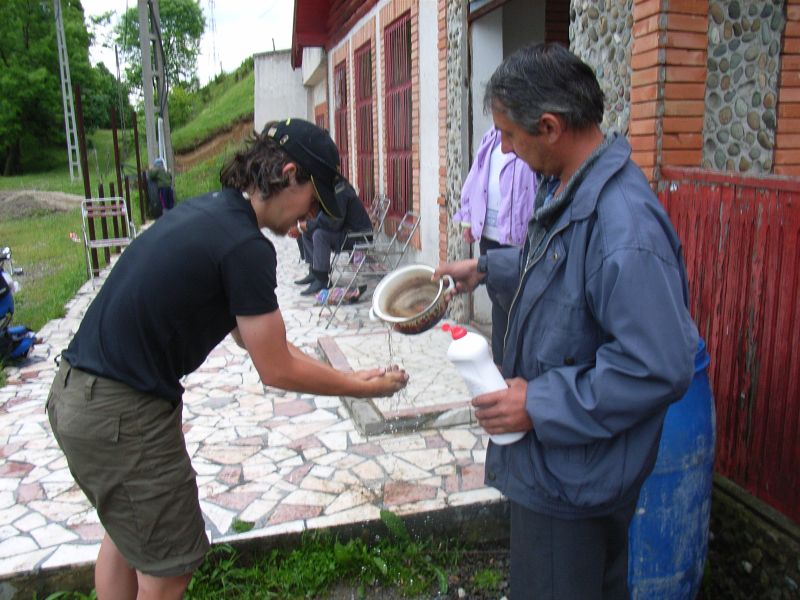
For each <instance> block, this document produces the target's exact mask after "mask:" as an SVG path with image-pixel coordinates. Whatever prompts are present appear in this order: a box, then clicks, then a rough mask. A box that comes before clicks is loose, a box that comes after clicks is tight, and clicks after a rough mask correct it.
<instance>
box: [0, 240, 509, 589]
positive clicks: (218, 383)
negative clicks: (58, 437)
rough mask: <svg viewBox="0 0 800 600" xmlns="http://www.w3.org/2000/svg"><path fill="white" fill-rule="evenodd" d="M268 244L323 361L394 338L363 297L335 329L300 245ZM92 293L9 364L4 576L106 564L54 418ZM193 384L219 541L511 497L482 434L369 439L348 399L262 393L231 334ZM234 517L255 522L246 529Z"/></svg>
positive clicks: (292, 332)
mask: <svg viewBox="0 0 800 600" xmlns="http://www.w3.org/2000/svg"><path fill="white" fill-rule="evenodd" d="M270 237H271V239H272V240H273V243H274V244H275V246H276V248H277V249H278V255H279V260H278V281H279V288H278V299H279V302H280V306H281V312H282V314H283V317H284V320H285V321H286V326H287V332H288V336H289V339H290V341H292V342H293V343H294V344H295V345H297V346H298V347H300V348H302V349H303V350H305V351H306V352H309V353H317V348H318V346H317V341H318V339H319V338H320V337H324V336H328V337H331V338H333V339H334V340H335V339H336V337H337V336H343V335H365V336H367V335H370V336H372V338H373V339H374V337H375V334H377V333H381V332H382V331H383V330H382V328H381V327H380V326H378V325H376V324H375V323H372V322H370V320H369V318H368V315H367V312H368V307H367V306H366V304H365V303H363V302H362V303H361V304H354V305H350V306H346V307H343V308H342V309H340V312H339V314H338V315H337V316H336V318H335V319H334V321H333V323H332V324H331V326H330V327H329V328H327V329H326V328H325V325H326V323H327V318H324V319H320V318H319V308H318V307H316V306H314V304H313V300H312V299H306V298H303V297H301V296H300V295H299V290H300V288H299V287H298V286H296V285H294V284H293V283H292V282H293V281H294V280H295V279H299V278H300V277H302V276H303V275H304V274H305V266H304V265H303V264H301V263H300V262H299V261H298V259H297V246H296V243H295V241H294V240H291V239H288V238H275V237H273V236H270ZM105 274H106V273H104V274H102V275H101V281H102V277H103V276H104V275H105ZM98 287H99V286H98ZM95 292H96V289H93V288H92V286H91V284H90V283H87V284H86V285H84V286H83V288H82V289H81V290H80V291H79V292H78V294H77V295H76V297H75V298H74V299H73V300H71V301H70V302H69V303H68V304H67V306H66V316H65V317H64V318H63V319H57V320H54V321H51V322H50V323H48V324H47V325H46V326H45V327H43V328H42V329H41V330H40V332H39V335H40V337H42V338H43V340H44V342H43V343H42V344H40V345H38V346H37V347H36V348H35V350H34V353H33V355H32V357H31V358H29V360H28V361H27V362H25V363H24V364H22V365H20V366H19V367H18V368H9V369H7V376H8V385H6V386H5V387H3V388H0V579H5V578H8V577H12V576H14V575H17V574H25V573H31V572H38V571H40V570H49V569H58V568H65V567H69V566H70V565H78V564H85V563H92V562H94V560H95V558H96V557H97V552H98V549H99V545H100V540H101V539H102V537H103V528H102V526H101V525H100V523H99V521H98V519H97V515H96V513H95V512H94V510H93V509H92V508H91V506H90V505H89V503H88V501H87V500H86V499H85V497H84V496H83V494H82V492H81V491H80V489H79V488H78V487H77V485H76V484H75V483H74V481H73V479H72V477H71V475H70V473H69V470H68V469H67V465H66V461H65V459H64V457H63V455H62V453H61V451H60V450H59V448H58V446H57V444H56V442H55V439H54V438H53V436H52V434H51V432H50V427H49V423H48V421H47V415H46V414H45V412H44V405H45V401H46V398H47V394H48V391H49V388H50V384H51V382H52V380H53V377H54V375H55V370H56V365H55V362H54V357H55V356H56V355H57V354H58V353H59V352H60V351H61V350H62V349H63V348H64V347H65V346H66V345H67V343H68V342H69V340H70V338H71V336H72V334H73V333H74V331H75V330H76V329H77V327H78V324H79V323H80V319H81V317H82V315H83V313H84V311H85V310H86V307H87V306H88V305H89V303H90V302H91V300H92V298H93V297H94V294H95ZM414 351H415V352H419V347H416V349H415V350H414ZM396 356H397V355H396ZM398 358H400V360H399V361H398V362H401V363H403V360H402V357H401V356H398ZM414 364H415V365H416V364H417V363H414ZM422 365H423V366H422V367H416V366H415V368H416V369H419V368H427V369H429V370H431V371H432V372H438V371H439V370H440V369H441V368H442V367H441V357H440V356H437V360H429V361H427V362H426V361H422ZM417 375H418V376H419V377H424V376H428V375H429V374H426V373H417ZM411 376H412V377H414V373H413V372H411ZM183 383H184V386H185V388H186V393H185V395H184V415H183V419H184V432H185V437H186V444H187V447H188V450H189V454H190V455H191V456H192V463H193V465H194V468H195V470H196V471H197V482H198V486H199V490H200V502H201V506H202V509H203V514H204V516H205V519H206V527H207V532H208V535H209V538H210V539H211V541H212V543H218V542H229V541H233V540H238V539H252V538H267V537H269V536H274V535H281V534H287V533H298V532H301V531H303V530H306V529H317V528H324V527H331V526H336V525H342V524H350V523H359V522H365V521H369V520H374V519H377V518H379V512H380V510H381V509H389V510H391V511H393V512H395V513H396V514H399V515H410V514H416V513H423V512H428V511H432V510H439V509H446V508H448V507H454V506H465V505H472V504H484V503H490V502H495V501H498V500H499V499H500V495H499V493H498V492H496V491H494V490H492V489H490V488H486V487H484V485H483V465H484V460H485V452H486V443H487V441H488V436H487V435H486V434H484V433H483V431H482V430H481V429H480V428H479V427H477V426H476V425H473V424H469V423H465V424H461V425H459V424H456V425H453V424H451V425H450V426H446V427H444V426H443V427H440V428H429V429H420V430H417V431H409V432H404V433H393V434H381V435H373V436H369V437H367V436H365V435H363V434H361V433H360V432H359V430H358V429H357V428H356V427H355V424H354V422H353V420H352V418H351V417H350V414H349V412H348V411H347V410H346V408H345V406H344V404H343V403H342V401H341V399H340V398H337V397H323V396H313V395H308V394H298V393H291V392H283V391H280V390H275V389H273V388H266V387H264V386H263V385H262V384H261V383H260V381H259V379H258V376H257V374H256V372H255V369H254V368H253V366H252V363H251V362H250V360H249V358H248V357H247V354H246V352H245V351H244V350H242V349H241V348H239V347H238V346H237V345H236V344H235V343H234V342H233V341H232V340H231V339H230V338H227V339H225V340H224V341H223V342H222V343H221V344H220V345H219V346H218V347H217V348H216V349H215V350H214V351H213V352H212V354H211V355H210V356H209V357H208V359H207V360H206V362H205V363H204V364H203V365H202V366H201V368H200V369H198V370H197V371H196V372H195V373H193V374H192V375H190V376H188V377H186V378H185V380H184V382H183ZM406 409H408V407H406ZM235 520H241V521H248V522H253V523H254V524H255V525H254V527H253V529H252V530H250V531H248V532H246V533H242V534H237V533H235V532H234V530H233V529H232V526H233V523H234V521H235Z"/></svg>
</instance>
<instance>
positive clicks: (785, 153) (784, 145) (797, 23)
mask: <svg viewBox="0 0 800 600" xmlns="http://www.w3.org/2000/svg"><path fill="white" fill-rule="evenodd" d="M774 173H775V174H776V175H793V176H800V0H786V29H785V30H784V34H783V49H782V52H781V75H780V81H779V87H778V122H777V127H776V135H775V153H774Z"/></svg>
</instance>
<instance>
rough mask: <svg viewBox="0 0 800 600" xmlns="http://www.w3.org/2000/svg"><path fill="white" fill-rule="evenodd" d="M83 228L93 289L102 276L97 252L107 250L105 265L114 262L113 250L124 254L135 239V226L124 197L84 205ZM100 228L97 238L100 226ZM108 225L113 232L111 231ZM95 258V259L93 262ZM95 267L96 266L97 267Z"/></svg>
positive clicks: (82, 213) (90, 199) (87, 267)
mask: <svg viewBox="0 0 800 600" xmlns="http://www.w3.org/2000/svg"><path fill="white" fill-rule="evenodd" d="M81 221H82V222H81V229H82V232H83V247H84V250H85V252H86V271H87V273H88V275H89V279H90V280H91V282H92V286H94V278H95V277H97V276H98V275H99V274H100V267H99V260H98V257H97V251H98V250H99V249H103V250H104V251H105V259H106V262H109V261H110V260H111V250H112V249H114V252H115V253H116V252H121V251H122V250H123V249H124V248H125V247H126V246H128V245H129V244H130V243H131V242H132V241H133V239H134V238H135V237H136V225H135V224H134V222H133V220H132V219H131V218H130V217H129V216H128V207H127V204H126V203H125V199H124V198H120V197H114V198H89V199H86V200H83V201H82V202H81ZM98 224H99V226H100V232H99V235H98V231H97V225H98ZM109 225H110V226H111V229H109ZM93 258H94V260H92V259H93ZM94 265H97V267H95V266H94Z"/></svg>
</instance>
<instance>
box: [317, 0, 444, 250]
mask: <svg viewBox="0 0 800 600" xmlns="http://www.w3.org/2000/svg"><path fill="white" fill-rule="evenodd" d="M438 6H439V5H438V2H432V1H431V0H381V1H380V2H378V4H377V5H376V6H375V8H373V9H372V10H370V11H369V12H368V13H366V14H365V15H364V16H363V17H362V18H361V19H359V20H358V22H357V23H355V25H354V26H353V27H352V28H351V29H350V31H349V32H348V33H347V34H346V35H345V36H344V37H343V38H342V39H341V40H340V41H339V42H338V43H337V44H336V45H335V46H333V47H332V48H330V49H329V52H328V65H327V68H328V73H329V74H331V73H333V69H334V67H335V66H336V65H337V64H339V63H340V62H341V61H342V60H346V61H347V70H348V95H349V107H350V112H349V120H348V122H349V132H348V133H349V135H348V137H349V142H350V157H349V159H350V163H349V164H350V173H351V177H350V179H351V181H352V183H354V184H355V182H356V179H357V177H356V169H357V164H356V161H355V145H354V141H355V96H354V85H353V84H354V81H355V80H354V71H353V68H354V67H353V55H354V52H355V51H356V50H357V49H358V48H360V47H361V46H362V45H363V44H364V43H370V44H371V45H372V49H373V90H374V91H373V99H374V109H373V127H374V135H375V139H374V148H375V152H376V154H377V158H376V161H377V165H376V170H375V173H376V188H377V189H378V191H380V192H383V193H385V192H386V186H387V181H386V177H387V175H386V168H385V160H386V158H385V157H386V133H385V132H386V130H387V128H386V125H385V107H384V106H383V101H384V98H385V94H384V89H385V78H384V72H383V71H384V46H383V45H384V36H383V31H384V29H385V28H386V26H388V25H389V24H391V23H392V22H393V21H394V20H395V19H397V18H398V17H399V16H401V15H402V14H403V13H405V12H406V11H410V17H411V63H412V66H411V72H412V82H411V89H412V92H411V94H412V180H413V183H412V190H413V191H412V196H413V197H412V198H410V199H409V203H408V204H409V207H410V209H411V210H415V211H418V212H419V213H420V217H421V220H420V229H419V233H418V236H417V238H416V239H415V243H414V249H413V251H412V253H411V256H409V258H408V260H409V261H421V262H426V263H429V264H432V265H435V264H437V263H438V261H439V239H440V231H441V229H440V214H439V213H440V210H439V207H440V204H439V187H440V186H439V179H438V178H439V176H440V169H441V168H442V165H443V164H444V160H445V158H444V155H442V153H441V151H440V131H441V127H440V126H441V123H442V120H443V114H442V111H441V109H440V93H442V92H443V91H444V90H443V88H442V87H441V80H440V72H441V66H442V64H444V61H441V62H437V61H428V60H426V61H420V56H436V55H437V54H439V53H440V52H441V49H440V45H441V31H442V30H443V28H445V23H444V20H443V19H441V18H440V13H439V11H438ZM327 85H328V98H329V100H328V102H329V111H330V114H331V115H332V114H333V107H332V106H331V105H330V102H331V101H332V98H333V94H332V89H331V86H332V77H330V76H329V77H328V84H327ZM423 89H424V93H422V90H423ZM331 126H332V127H335V125H334V124H333V123H331ZM331 134H332V135H335V132H334V131H333V129H332V130H331Z"/></svg>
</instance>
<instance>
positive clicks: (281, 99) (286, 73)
mask: <svg viewBox="0 0 800 600" xmlns="http://www.w3.org/2000/svg"><path fill="white" fill-rule="evenodd" d="M290 58H291V51H290V50H282V51H278V52H264V53H261V54H256V55H254V57H253V59H254V63H255V64H254V69H255V94H254V95H255V107H254V117H253V121H254V127H255V129H256V131H261V129H262V128H263V127H264V124H265V123H267V121H271V120H274V119H282V118H286V117H301V118H303V119H307V118H308V110H309V107H308V93H307V90H306V88H305V87H304V86H303V73H302V71H301V70H300V69H297V70H296V71H295V70H292V65H291V62H290Z"/></svg>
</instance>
